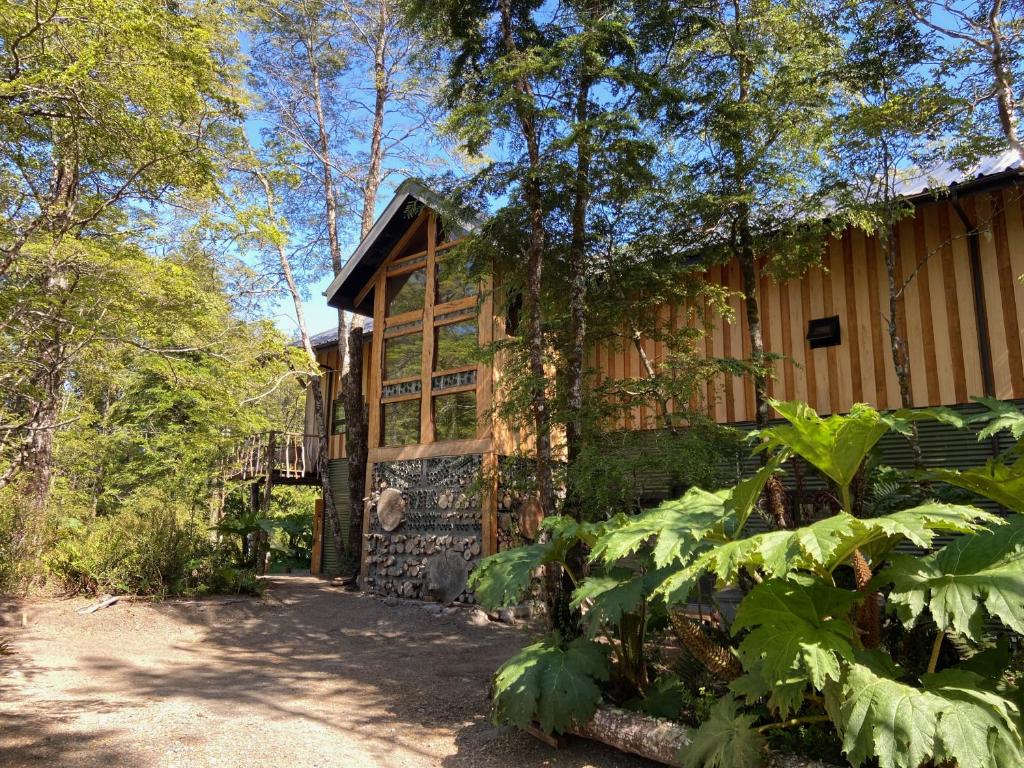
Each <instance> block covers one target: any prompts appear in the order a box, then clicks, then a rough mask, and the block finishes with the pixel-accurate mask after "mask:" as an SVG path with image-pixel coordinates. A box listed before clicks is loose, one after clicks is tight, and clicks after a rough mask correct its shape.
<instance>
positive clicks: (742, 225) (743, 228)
mask: <svg viewBox="0 0 1024 768" xmlns="http://www.w3.org/2000/svg"><path fill="white" fill-rule="evenodd" d="M738 229H739V262H740V272H741V274H742V277H743V293H744V295H745V297H746V312H747V333H748V335H749V336H750V362H751V364H752V365H753V366H754V412H755V416H754V418H755V421H756V422H757V426H758V428H759V429H760V428H763V427H766V426H768V372H767V370H766V369H765V355H764V339H763V337H762V335H761V308H760V303H759V299H760V292H759V291H758V287H757V280H758V275H757V258H756V256H755V254H754V244H753V238H752V237H751V234H750V208H749V206H748V205H747V204H746V203H743V204H741V206H740V216H739V225H738Z"/></svg>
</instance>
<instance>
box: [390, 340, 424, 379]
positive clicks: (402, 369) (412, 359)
mask: <svg viewBox="0 0 1024 768" xmlns="http://www.w3.org/2000/svg"><path fill="white" fill-rule="evenodd" d="M422 366H423V334H422V333H407V334H405V336H395V337H394V338H393V339H384V380H385V381H389V380H391V379H404V378H405V377H406V376H419V375H420V371H421V370H422Z"/></svg>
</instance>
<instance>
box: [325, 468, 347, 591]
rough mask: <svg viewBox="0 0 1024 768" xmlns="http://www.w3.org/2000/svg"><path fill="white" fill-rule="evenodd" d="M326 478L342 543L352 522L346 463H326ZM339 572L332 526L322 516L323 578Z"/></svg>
mask: <svg viewBox="0 0 1024 768" xmlns="http://www.w3.org/2000/svg"><path fill="white" fill-rule="evenodd" d="M327 476H328V477H329V478H330V481H331V493H332V495H333V496H334V507H335V509H336V510H337V512H338V518H339V522H340V523H341V535H342V541H344V540H345V537H346V536H348V526H349V523H350V522H351V520H352V505H351V504H350V503H349V497H348V461H346V460H345V459H336V460H334V461H330V462H328V463H327ZM340 572H341V568H340V565H339V563H338V555H337V549H336V547H335V546H334V526H333V525H331V522H330V520H328V519H327V516H326V515H324V546H323V573H324V575H325V576H337V575H338V574H339V573H340Z"/></svg>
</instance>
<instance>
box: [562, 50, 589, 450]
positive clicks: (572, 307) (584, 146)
mask: <svg viewBox="0 0 1024 768" xmlns="http://www.w3.org/2000/svg"><path fill="white" fill-rule="evenodd" d="M590 49H591V46H590V45H585V46H584V47H583V50H582V51H581V56H582V58H583V61H582V62H581V64H580V69H581V72H582V74H581V75H580V81H579V86H578V90H577V92H576V110H575V111H576V115H575V117H576V180H575V185H574V187H575V188H574V190H573V207H572V237H571V239H570V242H569V326H570V329H569V354H568V355H567V358H568V359H567V363H568V364H567V370H566V380H567V385H568V386H567V389H568V397H567V405H568V408H569V417H568V419H567V421H566V425H565V441H566V450H567V453H568V460H569V463H570V464H571V463H572V462H573V461H575V459H576V457H577V456H579V452H580V442H581V440H582V432H583V361H584V357H585V354H586V337H587V271H586V267H587V209H588V207H589V205H590V165H591V160H592V157H593V149H592V147H591V135H590V132H591V129H590V127H589V126H588V125H587V119H588V118H589V112H590V89H591V87H592V86H593V82H594V78H593V76H592V75H591V74H590V66H589V64H590V62H589V61H588V59H589V57H590V55H591V50H590Z"/></svg>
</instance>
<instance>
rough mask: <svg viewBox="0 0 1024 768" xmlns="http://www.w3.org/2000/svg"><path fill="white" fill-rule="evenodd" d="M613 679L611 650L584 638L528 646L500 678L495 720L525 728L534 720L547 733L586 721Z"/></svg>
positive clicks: (499, 673)
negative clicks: (603, 688)
mask: <svg viewBox="0 0 1024 768" xmlns="http://www.w3.org/2000/svg"><path fill="white" fill-rule="evenodd" d="M607 679H608V660H607V656H606V650H605V649H604V648H603V647H602V646H601V645H599V644H597V643H594V642H592V641H590V640H586V639H583V638H577V639H576V640H573V641H572V642H571V643H568V644H565V643H562V641H561V640H560V638H558V637H557V636H555V637H551V638H548V639H546V640H542V641H540V642H538V643H534V644H533V645H528V646H527V647H525V648H523V650H521V651H520V652H519V653H517V654H516V655H515V656H513V657H512V658H511V659H509V660H508V661H506V662H505V663H504V664H502V665H501V668H500V669H498V671H497V673H496V674H495V677H494V716H495V719H496V720H499V721H507V722H510V723H513V724H514V725H518V726H519V727H520V728H525V727H526V726H528V725H530V724H531V723H533V722H534V721H536V722H538V723H539V724H540V727H541V729H542V730H544V731H545V732H546V733H551V732H552V731H554V732H556V733H562V732H564V731H565V730H566V729H567V728H568V727H569V726H570V725H571V724H572V723H573V722H577V723H585V722H587V720H589V719H590V717H591V715H593V714H594V710H595V709H596V708H597V705H598V703H599V702H600V701H601V689H600V687H599V685H598V683H600V682H602V681H606V680H607Z"/></svg>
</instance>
